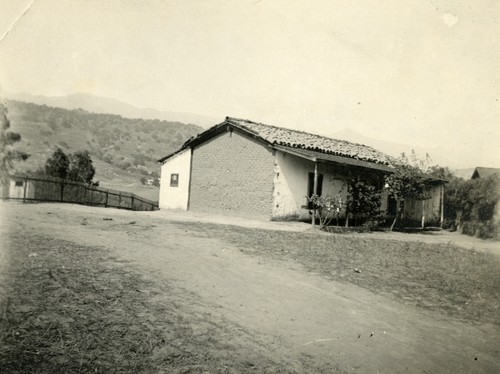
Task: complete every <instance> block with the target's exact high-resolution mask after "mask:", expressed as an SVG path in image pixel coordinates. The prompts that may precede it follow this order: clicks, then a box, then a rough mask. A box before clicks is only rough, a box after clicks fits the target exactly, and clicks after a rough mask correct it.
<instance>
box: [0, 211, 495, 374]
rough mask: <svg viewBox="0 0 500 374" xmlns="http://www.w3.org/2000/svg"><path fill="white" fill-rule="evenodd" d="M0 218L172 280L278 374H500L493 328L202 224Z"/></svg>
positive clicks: (136, 217)
mask: <svg viewBox="0 0 500 374" xmlns="http://www.w3.org/2000/svg"><path fill="white" fill-rule="evenodd" d="M1 209H2V219H3V220H8V221H9V227H11V228H12V229H15V230H26V231H30V232H32V233H36V234H37V235H41V236H43V235H45V236H47V235H49V236H50V237H57V238H59V239H64V240H67V241H70V242H74V243H78V244H82V245H94V246H101V247H103V248H105V249H106V250H107V251H110V253H112V254H113V255H114V256H117V257H119V258H122V259H124V260H127V261H130V262H131V266H134V267H136V268H137V269H139V270H140V271H141V272H142V273H143V274H145V276H147V277H148V278H151V279H153V280H154V279H159V278H161V279H168V280H169V281H170V282H172V284H173V285H174V286H175V287H176V289H177V290H178V292H177V294H180V295H184V296H183V297H180V298H179V299H178V300H177V301H176V302H178V303H180V304H181V307H185V308H186V311H187V313H196V314H198V315H204V316H205V318H207V319H210V318H215V317H218V316H222V317H223V318H224V319H225V320H227V321H230V322H231V323H234V325H235V326H239V327H240V328H241V329H243V330H244V331H245V332H247V333H248V334H250V335H251V336H255V337H256V338H257V339H258V340H259V341H260V342H262V344H263V346H264V347H265V349H266V350H267V353H268V354H270V355H272V356H273V357H275V360H276V361H277V362H279V363H280V365H283V368H284V371H286V368H290V369H292V368H293V369H295V370H301V369H303V370H306V371H307V372H314V371H318V372H320V371H322V372H324V371H325V370H328V371H329V372H357V373H377V372H380V373H406V372H409V373H424V372H426V373H472V372H474V373H493V372H499V371H500V359H499V357H500V353H499V348H498V347H499V346H500V344H499V343H500V329H499V327H498V326H496V325H486V324H482V325H472V324H469V323H465V322H461V321H457V320H454V319H451V318H448V317H445V316H443V315H440V314H437V313H433V312H429V311H425V310H422V309H418V308H414V307H411V306H408V305H403V304H402V303H400V302H397V301H395V300H393V299H390V298H388V297H385V296H382V295H377V294H374V293H372V292H369V291H368V290H366V289H363V288H360V287H356V286H354V285H351V284H345V283H340V282H335V281H331V280H327V279H324V278H322V277H320V276H319V275H314V274H311V273H310V272H306V271H305V270H304V269H302V267H301V266H300V265H298V264H296V263H292V262H288V263H283V262H279V263H278V262H275V261H272V260H269V259H261V258H259V257H258V256H257V257H255V256H249V255H247V254H245V253H243V252H242V251H241V250H240V249H238V248H236V247H235V246H234V245H230V244H229V243H227V242H224V241H221V240H219V239H217V238H216V237H212V236H210V231H209V230H204V229H203V224H200V223H196V222H193V221H191V222H184V223H180V222H175V221H172V220H171V219H169V218H168V217H165V216H162V215H160V214H156V213H147V212H128V211H118V210H111V209H102V208H90V207H83V206H76V205H58V204H53V205H49V204H35V205H22V204H6V203H4V204H3V206H2V207H1ZM104 218H108V219H107V220H104ZM228 229H230V226H228ZM305 250H307V249H305ZM164 297H165V298H168V297H169V295H164ZM243 343H244V342H243ZM243 343H242V344H243ZM299 358H300V362H301V364H300V365H299V363H298V361H297V360H298V359H299ZM308 362H309V363H311V365H310V366H309V367H308V366H307V363H308ZM304 363H305V364H304ZM301 365H302V366H301ZM304 365H305V366H304ZM304 368H305V369H304Z"/></svg>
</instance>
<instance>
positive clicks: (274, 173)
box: [159, 117, 443, 225]
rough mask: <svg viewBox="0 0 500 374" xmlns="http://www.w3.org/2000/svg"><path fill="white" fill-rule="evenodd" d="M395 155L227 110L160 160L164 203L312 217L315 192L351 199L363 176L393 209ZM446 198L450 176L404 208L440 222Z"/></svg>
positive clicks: (184, 207) (268, 216) (217, 210)
mask: <svg viewBox="0 0 500 374" xmlns="http://www.w3.org/2000/svg"><path fill="white" fill-rule="evenodd" d="M391 161H392V158H391V157H390V156H388V155H386V154H384V153H382V152H379V151H377V150H375V149H373V148H371V147H369V146H366V145H361V144H355V143H351V142H347V141H344V140H336V139H330V138H327V137H323V136H320V135H315V134H310V133H306V132H302V131H296V130H290V129H286V128H281V127H276V126H271V125H266V124H262V123H258V122H253V121H249V120H244V119H238V118H231V117H227V118H226V119H225V121H223V122H222V123H220V124H217V125H215V126H213V127H211V128H210V129H208V130H206V131H204V132H203V133H201V134H199V135H198V136H196V137H193V138H191V139H189V140H188V141H187V142H185V143H184V144H183V145H182V147H181V148H180V149H178V150H177V151H176V152H174V153H172V154H170V155H168V156H165V157H163V158H162V159H160V160H159V162H160V163H161V183H160V197H159V208H160V209H180V210H196V211H203V212H212V213H218V214H226V215H237V216H245V217H251V218H259V219H266V220H271V219H272V220H288V219H293V220H305V219H310V209H309V206H308V199H307V197H308V196H311V195H312V194H313V193H316V194H318V195H327V194H329V195H336V196H340V198H341V200H343V201H346V200H347V181H348V180H349V179H350V178H355V177H356V178H360V179H363V180H364V181H366V182H368V183H370V184H371V185H373V186H375V187H376V188H378V189H379V190H380V191H382V193H383V196H384V198H383V199H382V209H383V210H385V211H387V212H389V213H390V212H391V209H392V205H393V204H391V201H390V200H389V199H388V197H387V193H386V192H385V191H384V176H385V175H387V174H388V173H391V171H392V166H391ZM442 202H443V184H442V183H436V185H435V186H433V188H432V198H431V199H429V200H428V201H426V202H425V203H423V204H422V202H415V203H414V204H413V203H411V202H409V203H408V204H407V208H406V209H405V212H406V211H407V214H408V215H409V216H412V217H413V216H418V221H419V222H420V218H421V217H422V216H423V215H425V217H426V218H425V219H426V222H428V223H431V222H432V223H434V224H438V225H439V223H440V222H441V220H442V209H443V207H442ZM412 204H413V205H412ZM339 215H340V216H342V215H345V208H344V209H342V210H341V211H340V212H339Z"/></svg>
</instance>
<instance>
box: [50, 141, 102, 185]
mask: <svg viewBox="0 0 500 374" xmlns="http://www.w3.org/2000/svg"><path fill="white" fill-rule="evenodd" d="M44 171H45V175H50V176H53V177H58V178H63V179H69V180H73V181H76V182H82V183H86V184H94V185H98V183H99V182H93V181H92V179H93V178H94V175H95V168H94V165H93V164H92V159H91V158H90V154H89V152H88V151H83V152H76V153H74V154H71V153H70V154H68V155H66V154H65V153H64V152H63V150H62V149H60V148H57V149H56V150H55V151H54V153H53V154H52V156H51V157H50V158H49V159H48V160H47V162H46V163H45V168H44Z"/></svg>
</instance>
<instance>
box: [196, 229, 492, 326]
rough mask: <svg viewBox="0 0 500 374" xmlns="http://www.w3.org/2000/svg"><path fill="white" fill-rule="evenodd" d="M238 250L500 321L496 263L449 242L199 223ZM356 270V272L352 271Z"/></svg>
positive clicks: (467, 316)
mask: <svg viewBox="0 0 500 374" xmlns="http://www.w3.org/2000/svg"><path fill="white" fill-rule="evenodd" d="M203 227H204V228H205V230H206V231H207V234H208V235H211V236H215V237H218V238H220V239H223V240H228V241H230V242H231V243H233V244H235V245H237V246H239V247H240V248H241V249H242V251H243V252H245V253H250V254H253V255H258V256H262V257H270V258H272V259H274V260H283V261H288V260H290V259H292V260H293V261H296V262H298V263H300V264H302V265H303V266H304V267H305V268H306V269H307V270H309V271H312V272H315V273H318V274H320V275H322V276H324V277H326V278H329V279H335V280H339V281H342V282H348V283H352V284H355V285H358V286H360V287H364V288H367V289H369V290H370V291H372V292H374V293H381V294H385V295H389V296H392V297H394V298H396V299H398V300H401V301H403V302H405V303H409V304H412V305H416V306H418V307H422V308H425V309H432V310H436V311H438V312H444V313H445V314H447V315H449V316H452V317H455V318H459V319H462V320H466V321H473V322H479V323H494V324H500V262H499V258H498V257H496V256H495V255H493V254H489V253H483V252H475V251H472V250H466V249H463V248H460V247H457V246H454V245H451V244H427V243H422V242H418V234H414V236H413V238H412V239H413V240H415V241H408V242H402V241H396V240H380V239H377V240H370V239H366V238H358V237H356V235H355V234H354V235H353V234H350V235H341V234H324V233H320V234H318V235H315V234H314V233H288V232H279V231H269V230H255V229H247V228H240V227H234V228H230V229H229V228H224V226H216V225H206V226H205V225H203ZM355 269H357V270H358V271H359V272H357V271H355Z"/></svg>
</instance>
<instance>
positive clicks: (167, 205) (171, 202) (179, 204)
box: [159, 149, 191, 210]
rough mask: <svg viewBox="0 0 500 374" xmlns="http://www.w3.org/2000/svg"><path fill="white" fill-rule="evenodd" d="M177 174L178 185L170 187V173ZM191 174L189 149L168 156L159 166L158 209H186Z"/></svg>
mask: <svg viewBox="0 0 500 374" xmlns="http://www.w3.org/2000/svg"><path fill="white" fill-rule="evenodd" d="M171 174H179V185H178V187H170V175H171ZM190 174H191V149H186V150H184V151H182V152H180V153H178V154H177V155H175V156H173V157H172V158H169V159H168V160H166V161H165V163H163V164H162V166H161V181H160V200H159V207H160V209H178V210H187V209H188V202H189V183H190V177H191V176H190Z"/></svg>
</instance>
